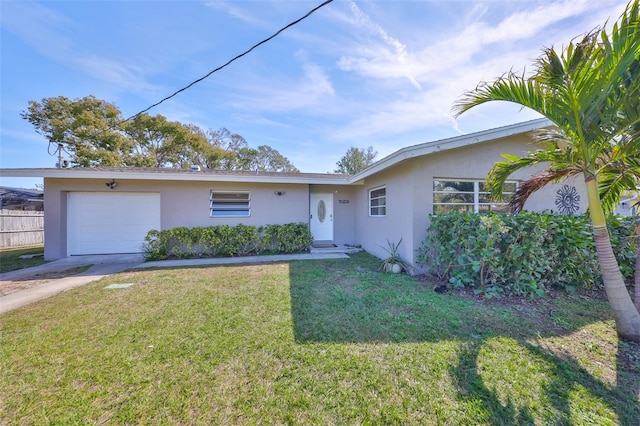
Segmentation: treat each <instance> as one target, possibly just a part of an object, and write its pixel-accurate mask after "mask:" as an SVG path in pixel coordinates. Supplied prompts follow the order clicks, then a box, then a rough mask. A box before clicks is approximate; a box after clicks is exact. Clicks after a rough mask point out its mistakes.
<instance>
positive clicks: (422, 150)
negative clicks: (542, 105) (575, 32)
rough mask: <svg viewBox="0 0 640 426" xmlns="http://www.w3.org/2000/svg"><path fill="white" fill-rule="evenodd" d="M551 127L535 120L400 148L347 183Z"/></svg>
mask: <svg viewBox="0 0 640 426" xmlns="http://www.w3.org/2000/svg"><path fill="white" fill-rule="evenodd" d="M551 125H553V123H552V122H551V121H549V120H548V119H546V118H539V119H536V120H530V121H525V122H523V123H518V124H513V125H510V126H504V127H499V128H495V129H489V130H484V131H480V132H475V133H469V134H466V135H462V136H455V137H452V138H448V139H441V140H438V141H432V142H426V143H422V144H419V145H413V146H408V147H405V148H401V149H399V150H398V151H396V152H394V153H393V154H390V155H388V156H387V157H385V158H383V159H382V160H380V161H378V162H376V163H374V164H372V165H371V166H369V167H367V168H366V169H364V170H363V171H361V172H360V173H358V174H356V175H353V176H351V178H349V183H355V182H358V181H362V180H363V179H366V178H367V177H369V176H371V175H373V174H376V173H378V172H380V171H382V170H385V169H387V168H389V167H391V166H394V165H396V164H398V163H401V162H403V161H406V160H409V159H411V158H415V157H421V156H423V155H428V154H433V153H434V152H442V151H448V150H451V149H455V148H460V147H464V146H470V145H475V144H478V143H482V142H487V141H490V140H495V139H501V138H504V137H507V136H512V135H517V134H521V133H527V132H530V131H532V130H537V129H541V128H544V127H548V126H551Z"/></svg>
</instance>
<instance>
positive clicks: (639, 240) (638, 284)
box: [633, 223, 640, 312]
mask: <svg viewBox="0 0 640 426" xmlns="http://www.w3.org/2000/svg"><path fill="white" fill-rule="evenodd" d="M634 237H635V238H636V270H635V273H634V274H633V276H634V281H633V288H634V293H633V294H634V296H635V297H634V298H633V301H634V302H635V305H636V310H637V311H638V312H640V223H638V226H636V232H635V234H634Z"/></svg>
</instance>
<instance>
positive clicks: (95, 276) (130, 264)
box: [0, 250, 349, 314]
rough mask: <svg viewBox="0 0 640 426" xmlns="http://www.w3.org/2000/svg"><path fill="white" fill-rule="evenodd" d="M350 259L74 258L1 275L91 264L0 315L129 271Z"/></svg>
mask: <svg viewBox="0 0 640 426" xmlns="http://www.w3.org/2000/svg"><path fill="white" fill-rule="evenodd" d="M348 258H349V256H347V254H346V253H345V252H344V251H343V252H338V251H335V252H324V253H323V252H319V251H315V250H314V252H313V253H308V254H291V255H274V256H247V257H229V258H212V259H182V260H161V261H154V262H144V258H143V257H142V255H140V254H114V255H95V256H72V257H67V258H65V259H60V260H56V261H53V262H49V263H45V264H43V265H39V266H34V267H32V268H25V269H20V270H17V271H11V272H6V273H4V274H0V281H20V280H28V279H38V276H39V275H43V274H47V273H52V272H61V271H65V270H67V269H72V268H76V267H80V266H87V265H92V266H91V267H90V268H89V269H88V270H86V271H85V272H82V273H80V274H77V275H73V276H70V277H64V278H54V279H47V278H46V277H45V278H43V279H46V280H47V282H46V283H44V284H41V285H38V286H35V287H32V288H29V289H25V290H20V291H16V292H15V293H11V294H8V295H6V296H2V297H0V314H3V313H5V312H9V311H11V310H14V309H17V308H19V307H21V306H25V305H27V304H29V303H33V302H36V301H38V300H42V299H46V298H48V297H51V296H53V295H55V294H58V293H60V292H62V291H66V290H70V289H72V288H75V287H79V286H82V285H84V284H88V283H90V282H92V281H96V280H99V279H100V278H103V277H105V276H108V275H111V274H115V273H118V272H122V271H126V270H128V269H142V268H144V269H146V268H174V267H185V266H204V265H229V264H252V263H271V262H287V261H290V260H311V259H348Z"/></svg>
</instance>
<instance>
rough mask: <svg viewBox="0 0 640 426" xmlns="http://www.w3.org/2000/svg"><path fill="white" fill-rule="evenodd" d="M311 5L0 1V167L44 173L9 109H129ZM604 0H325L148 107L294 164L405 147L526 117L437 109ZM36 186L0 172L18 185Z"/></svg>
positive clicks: (607, 7) (28, 130) (574, 29)
mask: <svg viewBox="0 0 640 426" xmlns="http://www.w3.org/2000/svg"><path fill="white" fill-rule="evenodd" d="M320 3H322V1H320V0H318V1H306V0H305V1H281V0H262V1H115V0H113V1H89V0H84V1H40V2H37V1H35V2H28V1H11V0H9V1H7V0H2V1H0V27H1V34H0V37H1V39H0V42H1V46H0V47H1V55H2V56H1V65H0V66H1V69H0V79H1V80H0V83H1V84H0V107H1V117H0V119H1V123H0V124H1V125H0V143H1V152H0V167H2V168H10V167H54V164H55V162H56V159H55V158H53V157H51V156H49V155H48V153H47V145H48V144H47V141H46V139H45V138H44V137H42V136H41V135H38V134H37V133H36V132H35V131H34V129H33V127H32V126H31V125H30V124H29V123H28V122H27V121H26V120H23V119H22V118H21V117H20V112H21V111H24V110H25V109H26V108H27V106H28V102H29V100H37V101H40V100H41V99H43V98H45V97H55V96H66V97H68V98H72V99H74V98H81V97H84V96H88V95H94V96H96V97H97V98H100V99H104V100H107V101H109V102H112V103H115V104H116V105H117V106H118V107H119V108H120V110H121V111H122V112H123V114H124V115H125V116H127V117H128V116H131V115H133V114H135V113H137V112H139V111H140V110H143V109H145V108H147V107H148V106H150V105H151V104H154V103H156V102H158V101H159V100H160V99H162V98H164V97H165V96H167V95H169V94H171V93H173V92H174V91H176V90H177V89H180V88H182V87H184V86H186V85H188V84H189V83H191V82H192V81H194V80H196V79H198V78H200V77H202V76H204V75H205V74H207V73H208V72H209V71H211V70H212V69H214V68H216V67H218V66H220V65H222V64H224V63H225V62H226V61H228V60H229V59H231V58H233V57H235V56H236V55H238V54H240V53H242V52H244V51H245V50H247V49H248V48H249V47H251V46H252V45H254V44H255V43H257V42H259V41H261V40H263V39H265V38H267V37H269V36H271V35H272V34H273V33H275V32H276V31H277V30H278V29H280V28H281V27H283V26H285V25H287V24H288V23H290V22H292V21H294V20H295V19H298V18H300V17H301V16H303V15H304V14H305V13H307V12H308V11H309V10H311V9H312V8H314V7H315V6H317V5H319V4H320ZM626 3H627V2H626V1H617V0H605V1H602V0H588V1H581V0H568V1H527V0H518V1H418V0H412V1H402V0H393V1H392V0H373V1H371V0H356V1H349V0H334V1H333V2H332V3H330V4H329V5H327V6H325V7H323V8H321V9H320V10H318V11H317V12H316V13H314V14H313V15H311V16H310V17H308V18H307V19H305V20H304V21H302V22H301V23H299V24H298V25H296V26H294V27H292V28H290V29H288V30H287V31H285V32H283V33H282V34H280V35H279V36H278V37H276V38H275V39H273V40H271V41H270V42H268V43H266V44H263V45H262V46H260V47H258V48H257V49H256V50H254V51H253V52H251V53H250V54H248V55H247V56H245V57H243V58H241V59H239V60H237V61H235V62H234V63H232V64H231V65H229V66H228V67H226V68H224V69H223V70H221V71H219V72H217V73H214V74H213V75H211V76H210V77H209V78H207V79H206V80H204V81H203V82H201V83H198V84H196V85H195V86H193V87H192V88H191V89H189V90H187V91H184V92H182V93H181V94H179V95H178V96H176V97H174V98H173V99H171V100H170V101H168V102H165V103H163V104H162V105H160V106H158V107H156V108H154V109H152V110H151V111H149V114H151V115H156V114H162V115H164V116H166V117H167V118H168V119H170V120H175V121H180V122H182V123H193V124H197V125H198V126H200V127H202V128H203V129H208V128H211V129H219V128H222V127H226V128H227V129H229V130H230V131H231V132H233V133H238V134H240V135H242V136H243V137H244V138H245V139H246V140H247V141H248V142H249V145H251V146H254V147H255V146H258V145H269V146H271V147H273V148H275V149H277V150H278V151H280V153H282V154H283V155H284V156H286V157H287V158H288V159H289V160H290V161H291V162H292V163H293V164H294V165H295V166H296V167H298V168H299V169H300V170H301V171H303V172H320V173H324V172H332V171H333V170H334V169H335V164H336V162H337V161H338V160H339V159H340V157H341V156H342V155H343V154H344V153H345V152H346V151H347V149H348V148H349V147H351V146H355V147H360V148H366V147H368V146H373V147H374V149H375V150H376V151H378V159H380V158H382V157H384V156H386V155H388V154H391V153H392V152H394V151H396V150H398V149H400V148H402V147H404V146H408V145H415V144H419V143H423V142H427V141H431V140H436V139H441V138H446V137H451V136H457V135H460V134H464V133H470V132H474V131H479V130H483V129H489V128H493V127H498V126H503V125H507V124H513V123H517V122H521V121H526V120H530V119H534V118H538V117H539V116H538V115H536V114H535V113H533V112H531V111H527V110H521V109H520V108H519V107H517V106H515V105H510V104H502V103H495V104H487V105H483V106H481V107H478V108H477V109H475V110H472V111H470V112H468V113H466V114H465V115H463V116H462V117H459V118H458V119H454V118H453V116H452V113H451V107H452V104H453V102H454V101H455V100H456V99H458V98H459V97H460V96H461V95H462V94H463V93H464V91H465V90H470V89H473V88H474V87H475V86H476V85H477V84H478V83H479V82H481V81H491V80H494V79H495V78H496V77H498V76H500V75H502V74H503V73H505V72H507V71H509V70H514V71H519V72H521V71H523V70H525V69H526V70H530V69H532V64H533V61H534V60H535V59H536V58H537V57H538V56H539V55H540V51H541V49H542V48H543V47H549V46H555V47H561V46H563V45H566V44H567V43H568V42H569V41H570V40H571V39H573V38H574V37H576V36H578V35H581V34H584V33H585V32H587V31H589V30H591V29H593V28H595V27H597V26H599V25H602V24H604V22H605V21H607V20H609V22H610V23H612V22H614V21H616V20H617V19H618V17H619V16H620V14H621V13H622V11H623V9H624V7H625V6H626ZM37 182H40V180H38V179H17V178H3V179H2V185H9V186H25V187H32V186H33V184H34V183H37Z"/></svg>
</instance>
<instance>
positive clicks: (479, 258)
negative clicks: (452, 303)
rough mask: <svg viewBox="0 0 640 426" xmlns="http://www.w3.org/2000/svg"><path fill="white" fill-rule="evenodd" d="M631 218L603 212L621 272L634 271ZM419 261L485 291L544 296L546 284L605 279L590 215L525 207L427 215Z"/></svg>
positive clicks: (448, 279)
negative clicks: (521, 209) (501, 211)
mask: <svg viewBox="0 0 640 426" xmlns="http://www.w3.org/2000/svg"><path fill="white" fill-rule="evenodd" d="M636 223H637V219H636V218H620V217H611V218H609V220H608V227H609V233H610V235H611V243H612V245H613V248H614V252H615V255H616V257H617V259H618V262H619V264H620V268H621V270H622V273H623V275H624V276H625V278H626V279H628V278H631V277H633V273H634V268H635V257H636V241H635V238H633V237H632V234H633V231H634V229H635V225H636ZM417 260H418V263H419V264H421V265H424V266H426V267H427V268H428V270H429V272H431V273H433V274H434V275H436V276H438V277H439V278H440V279H442V280H443V281H446V282H448V283H449V284H451V286H452V287H454V288H461V287H471V288H474V289H476V290H475V291H476V292H477V293H484V294H485V295H486V296H487V297H498V296H499V295H500V294H501V293H504V292H507V293H511V294H515V295H526V296H530V297H542V296H544V294H545V289H547V288H564V289H566V290H569V291H572V290H574V289H575V288H578V287H587V288H590V287H593V286H600V285H602V278H601V275H600V271H599V267H598V260H597V255H596V250H595V244H594V242H593V236H592V232H591V224H590V222H589V218H588V217H587V216H571V215H560V214H553V213H530V212H523V213H520V214H517V215H505V214H499V213H487V214H484V213H483V214H475V213H452V214H447V215H439V216H432V217H431V224H430V226H429V228H428V229H427V237H426V239H425V240H424V241H423V243H422V245H421V247H420V248H419V249H418V256H417Z"/></svg>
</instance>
